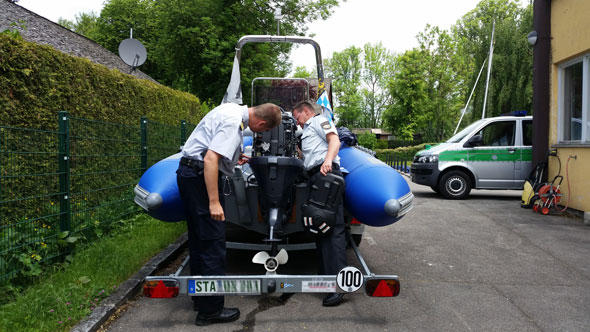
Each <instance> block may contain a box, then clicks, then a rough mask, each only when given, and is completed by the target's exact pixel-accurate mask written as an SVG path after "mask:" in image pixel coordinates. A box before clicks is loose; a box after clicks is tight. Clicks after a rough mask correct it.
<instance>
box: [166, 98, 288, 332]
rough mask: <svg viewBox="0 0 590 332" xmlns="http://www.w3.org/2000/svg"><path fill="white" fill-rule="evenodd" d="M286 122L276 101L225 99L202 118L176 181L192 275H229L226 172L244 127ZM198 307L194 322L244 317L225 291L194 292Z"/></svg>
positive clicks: (236, 159)
mask: <svg viewBox="0 0 590 332" xmlns="http://www.w3.org/2000/svg"><path fill="white" fill-rule="evenodd" d="M280 122H281V110H280V108H279V107H278V106H276V105H274V104H262V105H259V106H255V107H250V108H248V106H245V105H244V106H242V105H238V104H234V103H226V104H222V105H220V106H218V107H216V108H214V109H213V110H211V111H210V112H209V113H207V115H205V116H204V117H203V119H202V120H201V121H200V122H199V124H198V125H197V127H196V128H195V130H193V132H192V133H191V135H190V136H189V138H188V139H187V141H186V143H185V144H184V147H183V149H182V155H183V157H182V158H181V159H180V165H179V166H178V170H177V171H176V173H177V177H176V179H177V183H178V189H179V191H180V197H181V199H182V202H183V204H184V209H185V213H186V217H187V220H186V222H187V228H188V245H189V254H190V260H189V264H190V269H191V274H192V275H202V276H206V275H224V274H225V222H224V221H225V214H224V211H223V205H224V201H223V195H222V194H221V189H222V188H223V186H222V183H221V175H222V174H223V175H227V176H231V175H232V174H233V171H234V167H235V165H236V163H240V164H242V163H244V162H246V159H244V158H245V156H243V155H241V148H242V141H243V136H242V130H243V129H244V128H245V127H247V126H249V127H250V129H251V130H252V131H256V132H260V131H267V130H270V129H272V128H274V127H276V126H277V125H279V123H280ZM193 301H195V302H193V309H195V310H198V311H199V313H198V315H197V318H196V321H195V324H196V325H199V326H203V325H209V324H212V323H224V322H231V321H234V320H236V319H238V318H239V317H240V310H239V309H237V308H225V307H224V297H223V296H203V297H198V300H197V297H193Z"/></svg>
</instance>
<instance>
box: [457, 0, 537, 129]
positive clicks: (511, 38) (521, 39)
mask: <svg viewBox="0 0 590 332" xmlns="http://www.w3.org/2000/svg"><path fill="white" fill-rule="evenodd" d="M494 21H495V23H496V30H495V37H494V39H495V45H494V56H493V64H492V75H491V79H490V86H489V92H488V104H487V110H486V117H490V116H497V115H500V114H503V113H507V112H510V111H514V110H522V109H524V110H531V109H532V50H531V49H530V47H529V46H528V44H527V41H526V35H527V34H528V33H529V32H530V31H531V30H532V5H531V4H529V5H528V6H527V7H525V8H521V7H520V6H519V4H518V2H517V1H516V0H482V1H481V2H480V3H479V4H478V5H477V7H476V8H475V9H474V10H472V11H470V12H469V13H467V14H466V15H465V16H463V18H462V19H461V20H460V21H459V22H458V24H457V25H456V26H454V27H453V33H454V38H455V40H456V41H457V43H458V52H459V53H460V56H461V57H463V58H464V59H466V61H469V62H470V63H469V66H470V67H471V68H472V72H471V74H470V75H469V78H468V79H467V81H466V82H465V84H466V86H468V87H469V88H471V87H472V86H473V85H474V83H475V79H476V77H477V74H478V69H479V67H480V66H481V65H482V64H483V63H484V62H486V61H487V59H488V51H489V45H490V37H491V33H492V25H493V22H494ZM481 81H483V82H485V79H483V80H481ZM469 92H470V91H468V90H465V91H464V95H465V99H467V94H468V93H469ZM484 94H485V83H482V82H480V84H478V86H477V88H476V90H475V93H474V97H473V109H474V112H472V114H471V116H470V117H471V119H472V120H475V119H478V118H479V117H481V110H482V108H483V99H484ZM467 123H468V121H467Z"/></svg>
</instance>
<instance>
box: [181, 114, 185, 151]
mask: <svg viewBox="0 0 590 332" xmlns="http://www.w3.org/2000/svg"><path fill="white" fill-rule="evenodd" d="M184 142H186V121H185V120H180V147H181V148H182V146H183V145H184Z"/></svg>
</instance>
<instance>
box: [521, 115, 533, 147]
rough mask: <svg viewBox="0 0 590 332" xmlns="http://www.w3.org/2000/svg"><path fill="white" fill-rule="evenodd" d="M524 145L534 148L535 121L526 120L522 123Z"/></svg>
mask: <svg viewBox="0 0 590 332" xmlns="http://www.w3.org/2000/svg"><path fill="white" fill-rule="evenodd" d="M522 140H523V142H522V145H525V146H532V145H533V121H532V120H524V121H522Z"/></svg>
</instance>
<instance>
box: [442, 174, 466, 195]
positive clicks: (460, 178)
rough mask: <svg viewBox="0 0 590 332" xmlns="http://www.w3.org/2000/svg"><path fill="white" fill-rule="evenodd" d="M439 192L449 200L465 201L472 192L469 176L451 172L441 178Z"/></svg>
mask: <svg viewBox="0 0 590 332" xmlns="http://www.w3.org/2000/svg"><path fill="white" fill-rule="evenodd" d="M438 190H440V193H441V194H443V196H445V197H446V198H449V199H465V197H467V195H469V192H470V191H471V184H470V182H469V176H467V174H465V172H462V171H450V172H448V173H446V174H445V175H443V177H442V178H441V180H440V182H439V185H438Z"/></svg>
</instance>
